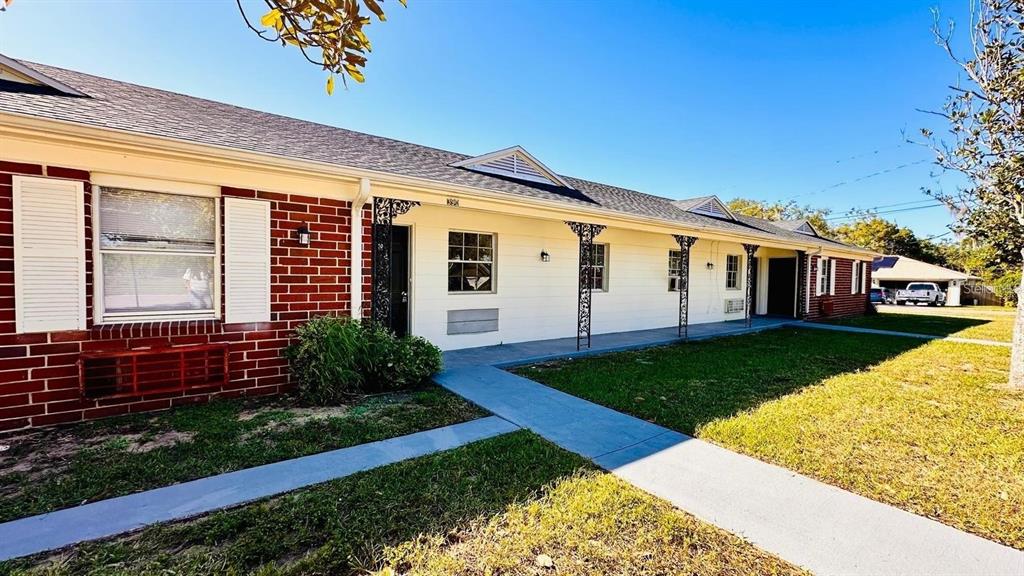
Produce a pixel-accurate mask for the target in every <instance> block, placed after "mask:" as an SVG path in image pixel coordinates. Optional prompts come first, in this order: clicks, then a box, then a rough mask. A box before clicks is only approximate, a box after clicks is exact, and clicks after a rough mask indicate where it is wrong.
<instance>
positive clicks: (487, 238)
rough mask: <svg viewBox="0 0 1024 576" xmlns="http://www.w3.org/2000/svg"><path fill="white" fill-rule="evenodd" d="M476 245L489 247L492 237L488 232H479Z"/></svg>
mask: <svg viewBox="0 0 1024 576" xmlns="http://www.w3.org/2000/svg"><path fill="white" fill-rule="evenodd" d="M478 236H479V238H478V242H477V245H478V246H480V247H481V248H490V247H491V242H492V238H491V235H490V234H479V235H478Z"/></svg>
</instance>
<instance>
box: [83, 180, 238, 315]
mask: <svg viewBox="0 0 1024 576" xmlns="http://www.w3.org/2000/svg"><path fill="white" fill-rule="evenodd" d="M98 204H99V205H98V208H99V210H98V216H99V231H98V234H97V239H96V244H97V247H98V249H99V250H98V259H97V262H96V270H95V273H96V279H97V282H96V283H97V287H98V294H97V297H98V299H99V305H98V306H97V310H98V312H99V314H98V318H97V321H98V322H116V321H131V320H142V319H154V320H163V319H200V318H216V317H218V316H219V310H220V306H219V293H220V291H219V281H218V280H219V274H218V270H219V265H218V262H217V260H218V248H217V234H218V232H217V230H218V228H217V218H218V216H217V214H218V207H217V200H216V198H211V197H204V196H185V195H181V194H168V193H164V192H147V191H142V190H128V189H123V188H107V187H102V188H100V191H99V199H98Z"/></svg>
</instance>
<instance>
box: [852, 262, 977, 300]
mask: <svg viewBox="0 0 1024 576" xmlns="http://www.w3.org/2000/svg"><path fill="white" fill-rule="evenodd" d="M871 271H872V272H871V273H872V279H871V282H872V285H873V286H879V287H882V288H889V289H892V290H901V289H903V288H906V287H907V284H909V283H911V282H935V283H936V284H938V285H939V288H941V289H942V291H943V292H945V293H946V306H960V305H961V304H978V303H979V302H977V301H976V300H978V299H979V298H980V293H981V292H982V291H983V288H984V287H983V286H981V284H980V283H979V282H978V281H980V280H981V278H978V277H977V276H972V275H970V274H964V273H963V272H958V271H956V270H950V269H949V268H943V267H942V266H936V265H935V264H929V263H927V262H921V261H920V260H914V259H913V258H908V257H906V256H895V255H892V256H881V257H878V258H876V259H875V260H874V262H872V263H871ZM962 293H963V294H962ZM972 300H975V301H972Z"/></svg>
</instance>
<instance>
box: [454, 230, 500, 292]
mask: <svg viewBox="0 0 1024 576" xmlns="http://www.w3.org/2000/svg"><path fill="white" fill-rule="evenodd" d="M448 291H449V292H493V291H494V235H493V234H481V233H478V232H455V231H451V232H448Z"/></svg>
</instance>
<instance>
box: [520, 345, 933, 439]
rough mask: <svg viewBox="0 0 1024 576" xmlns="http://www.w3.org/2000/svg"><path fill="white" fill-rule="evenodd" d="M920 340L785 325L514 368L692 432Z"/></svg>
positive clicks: (895, 353)
mask: <svg viewBox="0 0 1024 576" xmlns="http://www.w3.org/2000/svg"><path fill="white" fill-rule="evenodd" d="M922 345H924V343H923V342H921V341H918V340H913V339H909V338H901V337H886V336H876V335H861V334H851V333H840V332H835V333H833V332H825V331H817V330H815V331H812V330H801V329H795V328H786V329H779V330H773V331H771V332H765V333H761V334H751V335H744V336H734V337H730V338H721V339H718V340H708V341H702V342H690V343H683V344H676V345H672V346H665V347H661V348H651V349H647V350H642V351H637V352H620V353H614V354H607V355H603V356H594V357H590V358H585V359H580V360H565V361H558V362H549V363H543V364H538V365H534V366H528V367H524V368H519V369H517V370H516V373H518V374H519V375H521V376H524V377H526V378H530V379H531V380H536V381H538V382H542V383H544V384H547V385H549V386H552V387H554V388H557V389H559V390H562V391H564V392H566V393H568V394H572V395H574V396H578V397H580V398H584V399H587V400H590V401H592V402H596V403H598V404H601V405H604V406H608V407H610V408H613V409H615V410H619V411H622V412H626V413H628V414H632V415H634V416H637V417H639V418H643V419H645V420H648V421H650V422H654V423H656V424H660V425H663V426H666V427H668V428H672V429H675V430H678V431H680V432H684V433H686V434H691V435H692V434H694V433H695V431H696V430H697V429H698V428H699V427H700V426H701V425H702V424H705V423H707V422H710V421H712V420H715V419H718V418H727V417H729V416H732V415H734V414H737V413H739V412H742V411H745V410H749V409H753V408H755V407H757V406H758V405H760V404H761V403H763V402H766V401H769V400H772V399H774V398H779V397H781V396H785V395H787V394H792V393H794V392H796V391H798V390H800V389H801V388H804V387H806V386H812V385H814V384H817V383H819V382H821V381H823V380H825V379H827V378H830V377H832V376H835V375H838V374H842V373H845V372H854V371H858V370H864V369H866V368H868V367H869V366H872V365H874V364H878V363H880V362H884V361H885V360H888V359H890V358H893V357H895V356H898V355H900V354H902V353H904V352H906V351H908V350H910V349H912V348H915V347H918V346H922Z"/></svg>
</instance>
